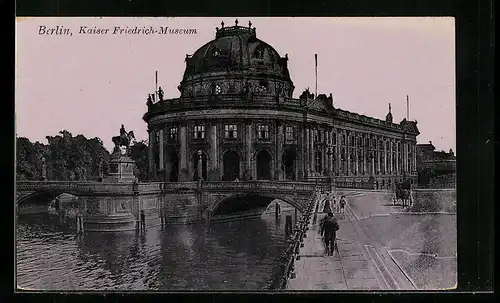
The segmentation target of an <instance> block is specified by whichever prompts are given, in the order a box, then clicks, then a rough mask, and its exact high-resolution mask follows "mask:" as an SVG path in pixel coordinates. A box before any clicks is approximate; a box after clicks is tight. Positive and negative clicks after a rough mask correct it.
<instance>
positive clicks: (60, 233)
mask: <svg viewBox="0 0 500 303" xmlns="http://www.w3.org/2000/svg"><path fill="white" fill-rule="evenodd" d="M280 203H281V204H282V216H281V218H280V219H279V220H276V218H275V216H274V207H269V209H268V210H267V211H266V212H265V213H264V214H263V216H262V217H261V218H256V219H247V220H242V221H233V222H225V223H216V224H212V225H210V226H206V225H177V226H167V227H166V228H165V229H164V230H162V229H161V227H157V228H156V227H155V228H150V229H148V231H147V233H146V235H137V234H135V233H106V234H101V233H87V234H85V235H83V236H76V235H75V234H74V231H70V230H63V229H62V228H61V227H59V226H57V224H55V223H53V221H52V220H50V219H49V218H48V215H36V216H29V217H19V218H18V221H17V249H16V255H17V285H18V287H19V288H23V289H32V290H114V289H116V290H260V289H264V288H265V287H266V285H267V283H268V280H269V278H270V277H271V275H272V273H273V272H274V271H275V270H276V269H277V267H278V265H279V264H278V258H279V255H280V254H281V252H282V251H283V249H284V248H285V245H286V244H285V232H284V227H285V216H286V215H287V214H290V215H292V218H294V209H293V208H292V207H291V206H289V205H287V204H285V203H284V202H280ZM271 205H274V203H271ZM299 218H300V213H299ZM294 219H295V218H294Z"/></svg>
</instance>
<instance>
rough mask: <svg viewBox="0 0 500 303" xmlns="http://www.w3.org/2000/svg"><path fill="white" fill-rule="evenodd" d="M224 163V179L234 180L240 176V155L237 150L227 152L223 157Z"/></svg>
mask: <svg viewBox="0 0 500 303" xmlns="http://www.w3.org/2000/svg"><path fill="white" fill-rule="evenodd" d="M223 165H224V173H223V175H222V180H223V181H234V180H235V179H236V178H238V179H239V178H240V155H238V153H237V152H234V151H228V152H226V153H225V154H224V157H223Z"/></svg>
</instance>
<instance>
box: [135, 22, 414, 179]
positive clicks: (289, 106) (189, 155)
mask: <svg viewBox="0 0 500 303" xmlns="http://www.w3.org/2000/svg"><path fill="white" fill-rule="evenodd" d="M185 62H186V69H185V72H184V76H183V78H182V81H181V83H180V85H179V86H178V89H179V91H180V97H178V98H172V99H166V100H163V97H162V96H163V93H161V98H160V99H161V100H159V101H158V100H156V101H157V102H154V101H155V100H153V102H152V101H151V99H152V98H151V97H150V100H148V103H147V104H148V111H147V113H146V114H145V115H144V120H145V121H146V122H147V124H148V132H149V142H150V144H149V147H150V151H149V152H150V158H149V159H150V163H149V167H150V172H151V176H150V177H151V179H153V180H154V179H156V180H166V181H171V182H176V181H192V180H197V179H198V178H199V177H200V176H202V177H203V179H204V180H209V181H210V180H211V181H215V180H225V181H234V180H235V179H239V180H249V179H252V180H318V179H320V180H321V179H327V178H333V179H334V180H335V181H337V182H339V183H348V185H350V186H358V185H361V184H362V183H366V182H368V184H373V187H380V188H382V187H390V186H392V185H393V184H394V182H395V181H399V180H402V179H403V178H408V179H410V180H411V182H412V183H416V180H417V164H416V163H417V162H416V142H417V141H416V137H417V135H418V134H419V131H418V128H417V122H416V121H407V120H406V119H403V120H402V121H401V122H400V123H399V124H398V123H393V117H392V113H391V110H390V105H389V113H388V114H387V116H386V118H385V119H376V118H372V117H367V116H364V115H360V114H356V113H351V112H348V111H345V110H342V109H339V108H335V107H334V106H333V99H332V94H330V95H329V96H327V95H325V94H319V95H317V96H315V95H314V94H313V93H311V92H310V91H309V89H306V90H305V91H304V92H303V93H302V94H301V95H300V97H299V98H298V99H297V98H293V97H292V94H293V91H294V89H295V86H294V84H293V82H292V80H291V78H290V74H289V70H288V56H287V55H285V56H284V57H282V56H281V55H279V54H278V52H277V51H276V50H275V49H274V48H273V47H272V46H270V45H269V44H267V43H265V42H263V41H261V40H259V39H258V38H257V35H256V30H255V27H253V28H252V27H251V24H250V25H249V26H238V25H237V24H236V25H235V26H230V27H224V24H222V27H221V28H217V29H216V34H215V39H214V40H212V41H210V42H208V43H206V44H205V45H203V46H202V47H201V48H199V49H198V50H196V51H195V52H194V54H193V55H186V59H185ZM360 89H362V88H360Z"/></svg>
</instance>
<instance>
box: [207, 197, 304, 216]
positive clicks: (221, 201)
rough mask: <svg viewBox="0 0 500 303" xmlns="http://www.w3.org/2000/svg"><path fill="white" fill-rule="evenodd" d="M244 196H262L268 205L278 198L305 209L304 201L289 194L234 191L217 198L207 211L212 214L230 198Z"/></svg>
mask: <svg viewBox="0 0 500 303" xmlns="http://www.w3.org/2000/svg"><path fill="white" fill-rule="evenodd" d="M245 197H255V198H263V199H269V202H268V203H267V205H269V204H270V203H271V202H272V201H273V200H275V199H278V200H281V201H284V202H286V203H288V204H290V205H291V206H293V207H295V208H296V209H297V210H298V211H299V212H303V211H304V209H305V205H304V203H301V202H300V201H298V199H293V198H291V197H289V196H285V195H281V194H272V193H236V194H228V195H226V196H225V197H223V198H221V199H219V200H217V201H216V202H215V203H214V204H213V205H211V207H210V209H209V212H210V216H214V215H215V214H216V213H217V210H219V208H220V207H221V206H223V205H224V204H226V203H228V202H229V201H231V200H238V198H245Z"/></svg>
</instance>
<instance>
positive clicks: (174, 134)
mask: <svg viewBox="0 0 500 303" xmlns="http://www.w3.org/2000/svg"><path fill="white" fill-rule="evenodd" d="M168 138H169V139H170V140H171V141H176V140H177V127H172V128H170V131H169V132H168Z"/></svg>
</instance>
